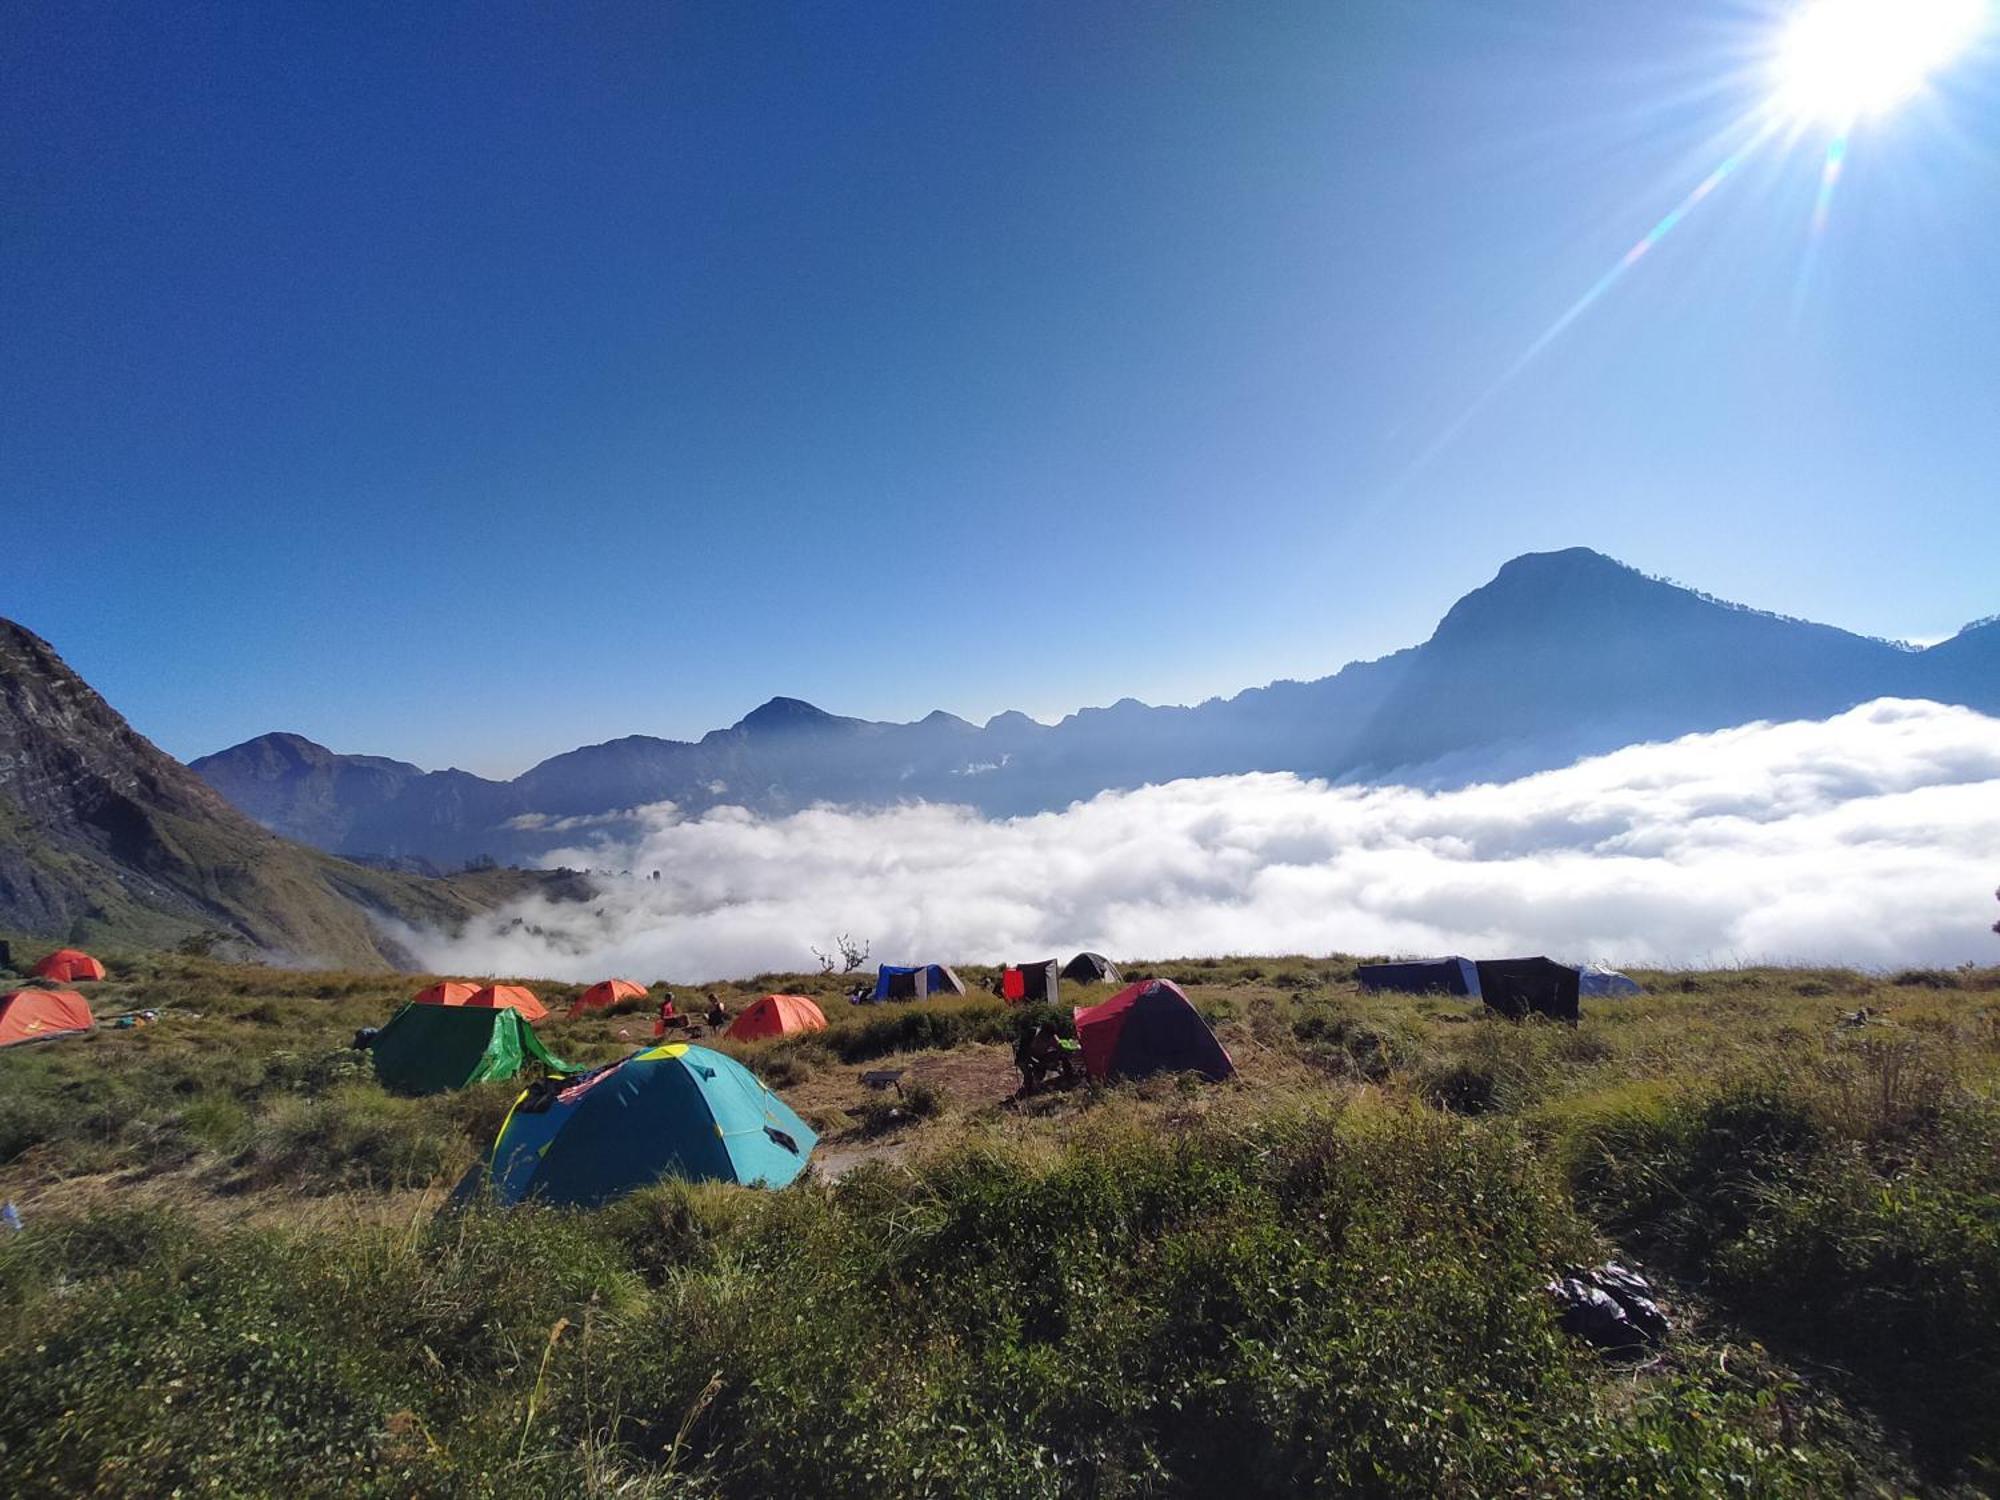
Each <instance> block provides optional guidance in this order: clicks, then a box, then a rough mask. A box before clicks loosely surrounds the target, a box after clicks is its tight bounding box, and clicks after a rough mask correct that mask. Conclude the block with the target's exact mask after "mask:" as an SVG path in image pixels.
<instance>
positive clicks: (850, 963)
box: [812, 932, 872, 974]
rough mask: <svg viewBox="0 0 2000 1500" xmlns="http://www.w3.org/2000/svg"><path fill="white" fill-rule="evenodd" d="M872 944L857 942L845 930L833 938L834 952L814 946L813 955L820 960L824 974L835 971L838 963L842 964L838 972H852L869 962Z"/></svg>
mask: <svg viewBox="0 0 2000 1500" xmlns="http://www.w3.org/2000/svg"><path fill="white" fill-rule="evenodd" d="M871 946H872V944H871V943H868V942H863V943H860V944H856V943H855V941H854V939H853V938H851V937H849V936H848V935H847V934H846V933H844V932H843V933H842V934H841V935H840V936H839V937H837V938H835V939H834V940H833V952H831V953H822V952H820V951H819V949H817V948H814V949H813V950H812V956H813V957H814V958H816V959H818V960H819V971H820V973H822V974H832V973H834V972H835V969H834V965H835V964H836V963H837V964H839V965H840V968H839V971H838V972H840V973H842V974H852V973H853V972H854V971H855V970H856V969H858V968H860V967H861V966H862V965H863V964H865V963H867V962H868V950H869V948H870V947H871Z"/></svg>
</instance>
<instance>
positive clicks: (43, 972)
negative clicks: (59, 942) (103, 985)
mask: <svg viewBox="0 0 2000 1500" xmlns="http://www.w3.org/2000/svg"><path fill="white" fill-rule="evenodd" d="M35 974H36V977H38V978H41V979H53V980H54V981H55V982H56V983H57V984H76V983H78V982H79V981H86V980H97V979H102V978H103V977H104V965H103V964H101V963H99V962H98V961H97V960H96V959H94V958H92V957H91V956H90V955H89V954H88V953H85V952H84V951H82V950H81V949H80V948H58V949H56V951H55V952H53V953H51V954H50V955H49V956H48V957H47V958H45V959H43V960H42V961H41V962H40V963H38V964H36V965H35Z"/></svg>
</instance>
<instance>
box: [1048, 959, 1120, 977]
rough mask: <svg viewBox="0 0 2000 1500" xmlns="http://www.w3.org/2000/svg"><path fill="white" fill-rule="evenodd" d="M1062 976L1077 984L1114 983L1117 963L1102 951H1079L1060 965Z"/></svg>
mask: <svg viewBox="0 0 2000 1500" xmlns="http://www.w3.org/2000/svg"><path fill="white" fill-rule="evenodd" d="M1062 977H1063V978H1065V979H1068V980H1073V981H1074V982H1076V983H1077V984H1116V983H1118V978H1119V975H1118V965H1116V964H1114V963H1113V962H1112V961H1111V960H1110V959H1108V958H1106V957H1105V956H1104V955H1103V954H1102V953H1079V954H1077V956H1076V957H1075V958H1072V959H1071V960H1070V961H1069V962H1068V963H1066V964H1064V965H1063V966H1062Z"/></svg>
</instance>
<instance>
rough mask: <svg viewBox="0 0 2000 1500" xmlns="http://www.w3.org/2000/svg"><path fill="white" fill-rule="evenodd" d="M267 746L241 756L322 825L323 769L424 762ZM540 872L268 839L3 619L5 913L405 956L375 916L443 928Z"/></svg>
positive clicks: (340, 959)
mask: <svg viewBox="0 0 2000 1500" xmlns="http://www.w3.org/2000/svg"><path fill="white" fill-rule="evenodd" d="M259 745H260V750H259V751H255V752H248V753H247V754H246V756H245V757H244V758H245V759H246V760H247V759H250V758H251V757H253V756H255V755H258V754H261V755H262V756H264V757H265V758H266V767H267V772H268V777H267V782H266V784H267V785H269V786H272V787H276V786H279V785H283V786H285V787H286V788H287V790H288V800H287V802H286V804H285V805H286V809H287V811H288V813H290V814H291V815H294V816H300V817H303V818H305V819H306V820H307V821H308V822H310V823H312V825H313V826H314V827H315V828H316V829H319V830H321V831H323V832H325V833H327V834H328V836H329V837H331V836H332V832H333V830H334V827H335V824H334V823H333V822H329V821H328V819H327V818H326V817H325V815H324V814H323V812H322V811H321V809H320V808H319V807H318V806H317V805H316V801H315V795H314V790H315V787H316V786H317V785H318V784H319V783H318V782H317V781H316V780H315V778H316V777H322V778H324V779H325V780H327V781H331V782H335V783H339V784H343V785H344V786H346V788H347V794H348V795H349V796H350V797H351V798H354V799H355V800H361V798H360V794H359V793H357V792H356V791H355V790H354V788H355V787H357V786H364V785H365V786H368V787H371V788H376V789H380V788H385V787H388V786H390V785H391V784H392V783H393V782H394V781H395V779H396V778H397V777H399V776H404V775H405V773H407V776H421V774H422V773H421V772H418V771H417V770H416V768H415V767H413V766H397V765H396V763H395V762H393V761H374V760H371V759H369V758H367V757H359V756H341V757H327V756H326V752H324V751H321V750H320V749H319V747H318V746H315V745H312V744H310V742H308V741H304V740H300V739H298V737H297V736H290V735H269V736H266V737H265V739H264V740H263V741H260V742H259ZM332 760H337V761H339V762H341V764H340V765H338V766H330V765H329V764H328V762H329V761H332ZM406 779H407V778H406ZM535 884H541V885H547V884H549V882H548V880H546V879H544V878H543V877H540V876H535V875H526V874H522V873H520V872H518V871H505V870H499V871H491V872H486V873H484V874H481V875H478V876H467V877H462V878H460V879H458V880H454V881H441V880H425V879H422V878H419V877H415V876H411V875H407V874H399V873H395V872H391V871H385V870H379V869H368V868H364V867H363V866H361V865H358V864H354V863H350V862H349V861H347V860H344V859H336V858H333V857H332V856H331V855H328V854H325V853H322V852H320V851H319V850H317V849H306V848H301V847H300V846H299V845H298V844H295V843H291V842H288V841H287V840H285V839H283V838H280V837H277V836H276V835H275V834H273V833H271V832H268V831H267V830H266V829H264V828H261V827H259V826H258V825H257V824H256V823H255V822H252V821H251V819H250V818H247V817H245V816H244V815H243V814H242V813H241V812H239V811H238V810H237V809H236V808H234V807H232V806H230V805H229V803H228V802H226V801H225V800H224V799H223V798H222V797H221V796H219V795H217V793H216V791H215V790H214V788H212V787H211V786H209V785H208V784H207V783H206V782H204V781H203V780H202V779H201V778H200V777H198V776H196V775H195V774H194V773H193V772H192V771H190V770H189V769H188V768H187V767H186V766H183V765H182V764H180V762H178V761H176V760H174V759H173V758H172V757H171V756H169V755H167V754H165V753H164V752H163V751H161V750H159V749H158V748H157V747H155V746H154V745H153V744H152V743H151V742H150V741H149V740H147V739H145V738H144V737H142V736H141V735H139V734H138V733H137V732H135V731H134V730H133V729H132V727H131V726H130V725H129V724H127V723H126V722H125V720H124V719H123V718H121V717H120V716H119V715H118V714H117V712H115V711H114V710H113V709H112V708H111V706H110V705H109V704H107V703H106V702H105V701H104V700H103V699H102V698H101V697H99V696H98V695H97V693H96V692H94V691H93V690H92V689H91V688H90V686H89V684H87V683H85V682H84V681H83V679H82V678H80V677H78V676H77V675H76V673H75V672H73V671H71V670H70V668H69V667H68V666H67V665H66V664H65V663H64V662H63V660H62V658H61V657H59V656H57V655H56V653H55V650H54V649H53V648H52V647H51V646H50V645H49V643H48V642H47V641H44V640H43V639H41V637H39V636H37V635H35V634H34V633H33V632H31V631H29V630H26V629H24V628H22V627H21V626H19V625H16V624H14V623H12V622H11V621H7V620H0V927H4V928H7V929H11V930H13V931H18V932H24V933H29V934H37V935H42V936H46V937H49V938H51V939H66V940H71V941H86V942H87V941H97V940H100V939H102V940H109V941H112V942H129V943H137V944H147V945H151V944H159V943H168V942H173V941H175V940H177V939H179V938H182V937H185V936H188V935H191V934H194V933H200V932H213V933H220V934H222V935H223V936H225V937H227V938H230V939H234V940H236V941H237V942H239V943H241V944H242V945H244V946H246V947H248V948H251V949H254V950H256V951H258V952H260V953H263V954H266V955H270V956H275V957H278V958H281V959H288V960H292V961H297V962H308V961H310V962H314V963H321V964H328V965H336V966H355V967H370V968H378V967H381V966H383V965H384V964H394V963H398V962H399V961H400V960H401V959H402V958H403V955H402V954H401V953H400V952H399V951H398V949H397V948H396V946H395V944H394V942H393V941H392V940H391V939H389V938H388V937H386V936H385V935H384V933H383V931H382V930H381V928H380V927H379V926H378V925H377V924H376V922H374V921H373V920H371V918H372V917H378V916H381V917H393V918H396V919H399V920H401V921H403V922H404V923H406V924H409V925H412V926H423V927H438V926H442V927H445V928H450V927H453V926H456V925H457V924H458V923H459V922H460V921H462V920H463V919H464V918H465V917H466V916H468V915H469V914H471V913H472V912H474V911H476V910H479V909H482V908H486V907H490V906H494V905H498V904H499V903H500V902H502V901H504V900H506V899H508V898H510V897H513V896H517V895H520V894H522V893H523V892H524V891H525V890H526V889H528V888H529V887H530V886H531V885H535Z"/></svg>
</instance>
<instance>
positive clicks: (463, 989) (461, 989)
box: [415, 979, 479, 1005]
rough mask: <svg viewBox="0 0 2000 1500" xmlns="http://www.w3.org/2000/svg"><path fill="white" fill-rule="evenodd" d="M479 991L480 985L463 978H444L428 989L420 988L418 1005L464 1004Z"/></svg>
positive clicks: (417, 997)
mask: <svg viewBox="0 0 2000 1500" xmlns="http://www.w3.org/2000/svg"><path fill="white" fill-rule="evenodd" d="M478 993H479V986H478V985H476V984H467V983H466V982H465V981H464V980H463V979H442V980H439V981H438V982H437V983H436V984H434V985H432V986H431V987H430V988H429V989H427V990H419V991H418V992H417V994H416V997H415V1003H416V1004H418V1005H463V1004H465V1002H466V1001H468V1000H470V999H471V998H472V997H473V996H474V995H476V994H478Z"/></svg>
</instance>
